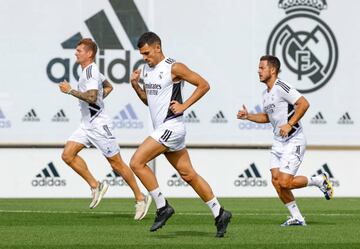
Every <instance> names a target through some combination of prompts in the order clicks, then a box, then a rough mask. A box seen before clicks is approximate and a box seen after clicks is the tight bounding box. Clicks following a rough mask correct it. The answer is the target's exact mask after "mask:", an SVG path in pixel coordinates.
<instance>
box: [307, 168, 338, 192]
mask: <svg viewBox="0 0 360 249" xmlns="http://www.w3.org/2000/svg"><path fill="white" fill-rule="evenodd" d="M324 172H326V173H328V175H329V180H330V182H331V184H332V186H333V187H339V186H340V181H339V180H337V179H336V178H335V177H334V175H333V173H332V172H331V170H330V168H329V166H328V165H327V163H325V164H323V166H321V168H320V169H318V170H317V171H316V173H315V174H313V175H312V176H317V175H320V174H322V173H324Z"/></svg>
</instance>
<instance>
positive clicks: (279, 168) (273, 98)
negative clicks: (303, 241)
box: [237, 55, 333, 226]
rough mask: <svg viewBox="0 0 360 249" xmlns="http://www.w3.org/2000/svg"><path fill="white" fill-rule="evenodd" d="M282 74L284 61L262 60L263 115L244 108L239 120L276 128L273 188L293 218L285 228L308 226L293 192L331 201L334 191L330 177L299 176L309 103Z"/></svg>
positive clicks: (271, 167) (304, 146) (322, 175)
mask: <svg viewBox="0 0 360 249" xmlns="http://www.w3.org/2000/svg"><path fill="white" fill-rule="evenodd" d="M279 72H280V61H279V59H278V58H277V57H275V56H271V55H265V56H262V57H261V58H260V63H259V69H258V74H259V78H260V81H261V82H263V83H265V84H266V86H267V89H265V90H264V92H263V95H262V98H263V113H256V114H251V113H248V111H247V109H246V107H245V105H243V109H242V110H240V111H239V112H238V114H237V118H239V119H247V120H249V121H253V122H256V123H269V122H270V123H271V125H272V126H273V131H274V138H273V145H272V148H271V160H270V170H271V176H272V184H273V185H274V187H275V189H276V191H277V193H278V195H279V198H280V199H281V201H282V202H283V203H284V204H285V206H286V207H287V208H288V209H289V211H290V214H291V216H290V217H289V219H288V220H286V221H285V222H284V223H283V224H282V226H293V225H299V226H305V225H306V223H305V219H304V217H303V216H302V214H301V213H300V210H299V208H298V206H297V205H296V201H295V198H294V195H293V194H292V192H291V190H292V189H297V188H304V187H307V186H317V187H319V188H320V190H321V191H322V192H323V193H324V195H325V198H326V199H327V200H329V199H331V198H332V196H333V188H332V186H331V183H330V181H329V178H328V175H327V173H323V174H320V175H318V176H314V177H306V176H295V175H296V172H297V171H298V169H299V166H300V164H301V162H302V160H303V157H304V153H305V148H306V139H305V136H304V133H303V129H302V125H301V123H300V119H301V118H302V117H303V115H304V114H305V112H306V110H307V109H308V108H309V102H308V101H307V100H306V99H305V97H304V96H302V95H301V94H300V93H299V92H298V91H297V90H296V89H295V88H293V87H292V86H290V85H289V84H287V83H285V82H284V81H283V80H280V79H279V78H278V74H279Z"/></svg>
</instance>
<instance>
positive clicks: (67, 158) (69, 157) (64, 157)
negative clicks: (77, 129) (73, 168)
mask: <svg viewBox="0 0 360 249" xmlns="http://www.w3.org/2000/svg"><path fill="white" fill-rule="evenodd" d="M74 157H75V156H74V155H73V154H71V153H68V152H65V151H64V152H63V153H62V154H61V159H62V160H63V161H64V162H65V163H66V164H70V163H71V162H72V160H74Z"/></svg>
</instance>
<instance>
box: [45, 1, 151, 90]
mask: <svg viewBox="0 0 360 249" xmlns="http://www.w3.org/2000/svg"><path fill="white" fill-rule="evenodd" d="M105 3H106V2H105ZM108 3H109V4H110V6H111V8H112V10H113V11H114V13H115V15H116V17H117V20H111V22H110V20H109V19H108V16H107V15H106V13H105V11H104V10H100V11H99V12H97V13H96V14H94V15H93V16H91V17H89V18H88V19H86V20H85V25H86V27H87V28H88V31H89V32H90V34H91V36H92V37H93V39H94V40H95V42H96V44H97V45H98V48H99V56H97V58H98V59H97V64H98V66H99V70H100V72H101V73H103V74H104V75H106V76H107V78H109V79H110V80H111V81H112V82H113V83H116V84H122V83H129V82H130V74H131V72H132V71H134V70H135V69H137V68H138V67H139V66H140V65H142V64H144V63H145V62H144V61H143V59H142V58H141V55H140V54H139V53H138V51H136V50H137V40H138V38H139V37H140V36H141V35H142V34H143V33H145V32H147V31H149V29H148V28H147V25H146V23H145V22H144V19H143V17H142V16H141V13H140V12H139V10H138V8H137V7H136V5H135V3H134V0H109V1H108ZM104 7H106V6H104ZM116 22H120V25H121V26H122V27H123V29H124V31H125V33H126V37H122V38H123V39H124V40H126V44H128V47H129V48H128V50H125V48H124V46H123V43H122V42H120V40H119V38H118V35H117V34H116V32H115V29H114V27H113V26H112V25H111V23H116ZM82 38H83V35H82V34H81V33H80V32H77V33H76V34H75V35H73V36H71V37H70V38H68V39H67V40H65V41H64V42H62V43H61V46H62V48H63V49H71V50H73V49H75V48H76V45H77V43H78V42H79V41H80V40H81V39H82ZM124 40H123V42H124ZM105 51H107V56H105ZM119 51H121V52H120V53H119ZM71 61H72V63H73V64H72V63H71ZM71 64H72V65H71ZM119 67H120V68H121V69H120V70H119ZM79 70H80V69H79V64H78V63H76V62H75V58H74V57H72V59H70V58H61V57H56V58H53V59H51V60H50V61H49V63H48V65H47V67H46V72H47V76H48V78H49V79H50V80H51V81H52V82H54V83H59V82H61V81H63V80H67V81H70V76H71V74H72V76H73V77H74V78H75V79H76V80H78V79H79Z"/></svg>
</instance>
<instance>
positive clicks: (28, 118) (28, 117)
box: [22, 109, 40, 122]
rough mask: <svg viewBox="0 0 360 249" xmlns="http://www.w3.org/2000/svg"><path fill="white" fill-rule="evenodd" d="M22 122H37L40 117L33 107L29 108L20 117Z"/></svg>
mask: <svg viewBox="0 0 360 249" xmlns="http://www.w3.org/2000/svg"><path fill="white" fill-rule="evenodd" d="M22 120H23V121H24V122H39V121H40V118H39V117H38V116H37V114H36V112H35V110H34V109H31V110H30V111H29V112H28V113H27V114H25V116H24V117H23V119H22Z"/></svg>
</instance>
